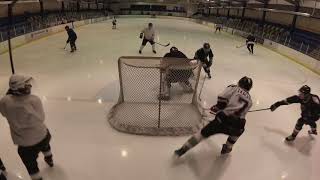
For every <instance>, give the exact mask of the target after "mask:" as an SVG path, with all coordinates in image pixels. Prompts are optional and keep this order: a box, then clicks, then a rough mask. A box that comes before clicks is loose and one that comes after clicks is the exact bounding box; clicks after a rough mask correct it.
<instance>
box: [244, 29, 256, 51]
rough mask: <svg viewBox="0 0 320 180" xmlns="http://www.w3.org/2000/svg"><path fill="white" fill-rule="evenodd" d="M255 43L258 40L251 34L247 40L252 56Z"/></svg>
mask: <svg viewBox="0 0 320 180" xmlns="http://www.w3.org/2000/svg"><path fill="white" fill-rule="evenodd" d="M254 43H256V38H255V37H254V36H253V35H252V34H249V36H248V37H247V40H246V45H247V48H248V50H249V52H250V53H251V54H253V46H254Z"/></svg>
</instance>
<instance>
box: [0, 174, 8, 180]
mask: <svg viewBox="0 0 320 180" xmlns="http://www.w3.org/2000/svg"><path fill="white" fill-rule="evenodd" d="M0 180H7V177H6V176H5V175H4V173H3V172H0Z"/></svg>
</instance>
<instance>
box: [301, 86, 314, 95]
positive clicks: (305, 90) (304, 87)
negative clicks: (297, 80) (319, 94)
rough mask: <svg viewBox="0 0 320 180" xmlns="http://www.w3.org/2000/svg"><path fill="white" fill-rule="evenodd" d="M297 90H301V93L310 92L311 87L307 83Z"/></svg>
mask: <svg viewBox="0 0 320 180" xmlns="http://www.w3.org/2000/svg"><path fill="white" fill-rule="evenodd" d="M299 92H301V93H303V94H310V93H311V88H310V87H309V86H308V85H304V86H302V87H301V88H300V89H299Z"/></svg>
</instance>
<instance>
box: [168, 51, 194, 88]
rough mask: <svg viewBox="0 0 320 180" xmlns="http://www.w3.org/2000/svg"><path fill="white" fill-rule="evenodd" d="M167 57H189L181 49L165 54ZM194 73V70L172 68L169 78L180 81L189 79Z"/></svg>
mask: <svg viewBox="0 0 320 180" xmlns="http://www.w3.org/2000/svg"><path fill="white" fill-rule="evenodd" d="M164 57H165V58H168V57H172V58H183V59H187V56H186V55H185V54H184V53H183V52H181V51H173V52H169V53H167V54H165V55H164ZM191 75H192V70H170V71H169V74H168V79H170V81H172V82H179V81H183V80H187V79H189V78H190V76H191Z"/></svg>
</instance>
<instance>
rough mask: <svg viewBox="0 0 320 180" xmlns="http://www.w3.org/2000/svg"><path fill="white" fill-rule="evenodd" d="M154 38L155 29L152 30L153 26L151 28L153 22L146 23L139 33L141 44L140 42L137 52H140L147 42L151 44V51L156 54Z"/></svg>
mask: <svg viewBox="0 0 320 180" xmlns="http://www.w3.org/2000/svg"><path fill="white" fill-rule="evenodd" d="M154 38H155V31H154V28H153V24H152V23H149V24H148V27H147V28H145V29H143V30H142V31H141V33H140V39H143V40H142V44H141V47H140V49H139V54H141V53H142V50H143V48H144V46H146V44H147V43H148V42H149V43H150V44H151V46H152V52H153V53H154V54H156V53H157V52H156V50H155V42H154Z"/></svg>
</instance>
